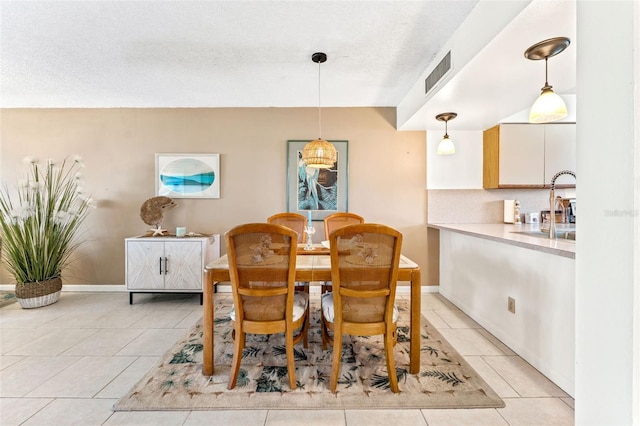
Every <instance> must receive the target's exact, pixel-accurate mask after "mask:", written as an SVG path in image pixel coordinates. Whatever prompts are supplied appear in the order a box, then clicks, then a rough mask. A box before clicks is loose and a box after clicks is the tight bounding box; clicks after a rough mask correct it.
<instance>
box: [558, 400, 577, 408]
mask: <svg viewBox="0 0 640 426" xmlns="http://www.w3.org/2000/svg"><path fill="white" fill-rule="evenodd" d="M560 400H561V401H562V402H564V403H565V404H567V405H568V406H569V407H571V409H572V410H574V411H575V409H576V400H575V399H573V398H560Z"/></svg>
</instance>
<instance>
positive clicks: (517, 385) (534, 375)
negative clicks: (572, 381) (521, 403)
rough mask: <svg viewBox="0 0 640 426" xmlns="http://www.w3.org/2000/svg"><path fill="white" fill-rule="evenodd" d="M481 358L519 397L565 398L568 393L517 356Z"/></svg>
mask: <svg viewBox="0 0 640 426" xmlns="http://www.w3.org/2000/svg"><path fill="white" fill-rule="evenodd" d="M483 359H484V360H485V361H486V362H487V364H489V365H490V366H491V368H493V369H494V370H495V371H496V372H497V373H498V374H500V376H502V378H503V379H505V380H506V381H507V383H509V385H510V386H511V387H512V388H514V389H515V390H516V392H518V394H519V395H520V396H521V397H525V398H534V397H549V396H556V397H561V398H567V397H569V395H568V394H567V393H565V392H564V391H563V390H562V389H560V388H559V387H558V386H556V385H555V384H554V383H553V382H552V381H551V380H549V379H547V378H546V377H545V376H544V375H543V374H542V373H540V372H539V371H538V370H536V369H535V368H533V367H532V366H531V365H530V364H528V363H527V362H526V361H524V360H523V359H522V358H520V357H518V356H485V357H483Z"/></svg>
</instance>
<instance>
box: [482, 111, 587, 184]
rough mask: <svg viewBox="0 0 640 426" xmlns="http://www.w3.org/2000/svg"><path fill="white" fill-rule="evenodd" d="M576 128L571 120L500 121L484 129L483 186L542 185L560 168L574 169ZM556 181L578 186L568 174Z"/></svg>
mask: <svg viewBox="0 0 640 426" xmlns="http://www.w3.org/2000/svg"><path fill="white" fill-rule="evenodd" d="M575 129H576V127H575V123H568V124H500V125H498V126H494V127H492V128H490V129H488V130H485V131H484V133H483V187H484V188H487V189H490V188H543V187H548V186H549V185H550V184H551V178H552V177H553V175H555V174H556V173H557V172H559V171H560V170H566V169H568V170H572V171H575V165H576V154H575V152H576V150H575V148H576V130H575ZM563 178H564V177H563ZM563 178H561V179H563ZM556 184H559V185H569V186H575V181H573V178H572V177H570V176H569V179H566V180H560V179H559V180H558V181H557V182H556Z"/></svg>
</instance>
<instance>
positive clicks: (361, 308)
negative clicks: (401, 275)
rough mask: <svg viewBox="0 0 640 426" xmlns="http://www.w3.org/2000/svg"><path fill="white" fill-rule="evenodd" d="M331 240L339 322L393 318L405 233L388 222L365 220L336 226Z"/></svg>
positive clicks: (332, 271) (335, 303) (378, 320)
mask: <svg viewBox="0 0 640 426" xmlns="http://www.w3.org/2000/svg"><path fill="white" fill-rule="evenodd" d="M329 241H330V246H331V279H332V281H333V287H334V288H333V294H334V295H333V297H334V305H335V315H336V324H337V323H339V322H342V321H345V322H354V323H371V322H384V321H385V320H386V319H389V320H390V319H391V316H392V314H393V304H394V300H395V293H396V285H397V280H398V266H399V264H400V252H401V250H402V234H401V233H400V232H398V231H396V230H395V229H393V228H390V227H388V226H385V225H379V224H372V223H363V224H356V225H348V226H345V227H342V228H340V229H337V230H335V231H334V232H333V233H332V234H331V236H330V239H329Z"/></svg>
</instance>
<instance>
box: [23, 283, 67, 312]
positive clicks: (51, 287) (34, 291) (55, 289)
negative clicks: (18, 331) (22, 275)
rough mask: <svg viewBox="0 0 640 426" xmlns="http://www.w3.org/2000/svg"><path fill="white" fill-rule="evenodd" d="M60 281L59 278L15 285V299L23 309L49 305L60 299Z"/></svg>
mask: <svg viewBox="0 0 640 426" xmlns="http://www.w3.org/2000/svg"><path fill="white" fill-rule="evenodd" d="M61 291H62V280H61V279H60V277H57V278H52V279H50V280H47V281H38V282H35V283H17V284H16V298H17V299H18V302H20V306H22V307H23V308H25V309H30V308H40V307H42V306H47V305H51V304H52V303H56V302H57V301H58V299H60V292H61Z"/></svg>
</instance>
